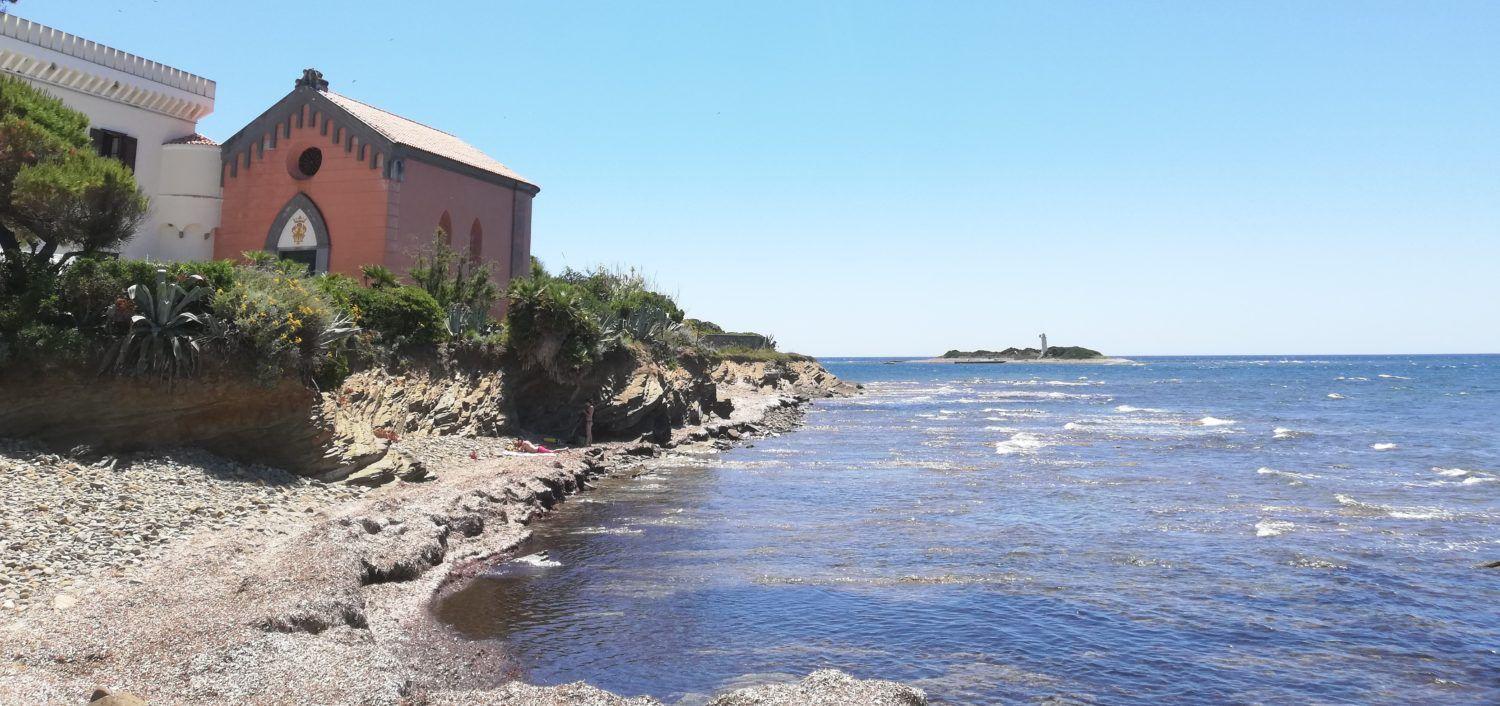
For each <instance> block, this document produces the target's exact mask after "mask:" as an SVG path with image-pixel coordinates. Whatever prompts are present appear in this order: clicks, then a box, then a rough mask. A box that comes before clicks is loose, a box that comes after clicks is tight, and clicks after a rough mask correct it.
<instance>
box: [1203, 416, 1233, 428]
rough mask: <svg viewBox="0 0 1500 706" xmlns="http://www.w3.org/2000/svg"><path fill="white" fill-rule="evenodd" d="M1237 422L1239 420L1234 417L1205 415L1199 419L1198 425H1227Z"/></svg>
mask: <svg viewBox="0 0 1500 706" xmlns="http://www.w3.org/2000/svg"><path fill="white" fill-rule="evenodd" d="M1235 423H1237V422H1235V421H1234V420H1233V419H1219V418H1218V417H1204V418H1202V419H1199V420H1198V426H1204V427H1225V426H1229V425H1230V424H1235Z"/></svg>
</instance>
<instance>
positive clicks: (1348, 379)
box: [1334, 375, 1370, 382]
mask: <svg viewBox="0 0 1500 706" xmlns="http://www.w3.org/2000/svg"><path fill="white" fill-rule="evenodd" d="M1334 380H1342V381H1344V382H1369V381H1370V378H1366V377H1344V376H1343V375H1340V376H1338V377H1336V378H1334Z"/></svg>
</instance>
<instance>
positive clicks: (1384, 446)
mask: <svg viewBox="0 0 1500 706" xmlns="http://www.w3.org/2000/svg"><path fill="white" fill-rule="evenodd" d="M1370 448H1372V449H1375V450H1376V451H1390V450H1391V449H1394V448H1397V446H1396V445H1395V444H1393V443H1391V442H1389V441H1382V442H1380V443H1378V444H1370Z"/></svg>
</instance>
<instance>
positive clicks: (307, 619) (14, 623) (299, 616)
mask: <svg viewBox="0 0 1500 706" xmlns="http://www.w3.org/2000/svg"><path fill="white" fill-rule="evenodd" d="M819 384H827V385H835V384H838V385H841V384H842V383H837V381H836V380H833V379H829V380H827V381H819ZM724 387H725V389H726V390H728V394H732V395H733V396H734V401H733V410H734V411H733V414H732V415H731V416H730V417H729V418H727V419H714V420H712V421H711V422H710V423H708V424H705V425H701V426H693V427H688V428H683V429H678V430H676V431H675V432H673V434H672V438H671V440H670V441H669V442H667V443H666V444H665V446H666V447H667V448H672V449H676V450H678V451H697V452H707V451H712V450H714V449H723V448H728V447H729V446H730V445H731V444H733V443H734V442H736V441H740V440H744V439H752V438H756V437H758V436H761V435H764V434H768V433H778V432H782V431H786V430H788V429H790V428H791V427H793V426H795V425H796V424H797V422H798V420H799V419H800V417H801V410H800V407H801V405H802V404H804V403H806V402H808V401H809V397H807V396H802V395H801V394H793V393H792V391H789V390H786V389H784V388H782V389H776V388H774V387H768V386H767V385H765V384H757V383H755V382H753V381H746V382H743V383H740V382H736V381H727V382H726V383H725V385H724ZM812 391H813V392H815V393H816V392H818V391H819V390H817V389H814V390H812ZM721 394H725V393H724V392H723V391H721ZM513 441H514V440H513V439H510V438H494V437H460V436H446V437H431V438H412V439H407V440H400V441H397V442H396V443H394V444H392V451H393V452H398V453H401V454H404V455H405V456H407V457H410V458H412V459H414V460H416V461H417V462H421V463H423V464H424V465H425V466H426V470H427V471H428V473H427V474H426V475H425V478H424V479H423V480H421V481H419V482H393V483H390V484H387V485H384V486H381V487H376V488H369V489H366V488H359V487H353V486H348V485H341V484H333V485H329V484H323V483H319V482H315V481H309V480H304V479H301V478H297V477H295V476H292V475H289V474H286V473H283V472H281V471H278V470H275V469H271V468H266V467H259V466H253V465H244V464H238V463H233V462H230V461H226V460H224V459H221V458H218V457H216V456H213V455H210V454H206V453H202V452H196V451H187V450H184V451H174V452H168V453H162V454H156V455H138V456H132V457H121V458H91V457H90V456H89V454H88V453H87V451H86V450H82V449H79V450H76V451H74V452H69V453H67V454H58V453H54V452H49V451H45V450H43V449H40V448H38V447H34V446H30V445H27V444H22V443H17V442H10V441H0V473H3V474H4V478H5V482H4V484H3V485H0V531H3V537H0V549H3V554H0V564H3V567H4V571H3V574H0V576H3V577H4V582H3V584H0V592H3V595H5V596H7V597H6V598H5V600H6V601H13V602H14V603H13V607H9V608H8V609H7V610H4V611H0V703H4V704H10V703H24V704H33V703H35V704H53V703H57V704H79V703H84V702H85V701H87V700H88V695H89V694H90V693H93V692H94V690H95V689H97V688H103V689H106V690H109V691H117V690H122V691H126V692H129V693H132V694H134V695H135V696H138V697H141V698H144V699H145V700H146V701H147V702H148V703H151V704H178V703H180V704H197V703H267V704H282V703H284V704H303V703H329V704H332V703H361V704H390V705H391V706H398V705H399V706H421V705H422V704H446V703H494V704H514V705H515V706H521V705H523V704H524V705H535V704H557V705H558V706H585V705H588V704H652V703H654V702H653V701H651V700H650V699H643V698H639V699H624V698H621V697H618V696H615V695H613V694H607V693H605V692H601V691H599V690H597V689H593V688H592V687H587V686H586V685H582V684H574V685H566V686H562V687H530V686H526V685H523V684H519V683H516V682H513V681H511V678H513V676H508V675H513V674H514V671H513V670H514V665H513V663H512V662H511V661H510V659H509V657H508V656H507V654H506V650H505V646H504V645H503V644H496V643H493V642H491V641H479V642H476V641H469V640H465V639H463V638H462V637H461V636H459V635H456V634H455V633H453V632H452V631H450V630H447V629H446V628H444V627H443V626H442V625H440V624H438V623H436V621H435V620H433V619H432V617H431V615H430V610H429V602H430V600H431V599H432V598H433V597H434V596H435V595H438V594H439V593H440V592H441V591H443V590H445V589H446V588H451V587H453V586H455V585H456V584H457V583H459V582H462V581H465V580H467V579H468V578H470V577H472V576H473V575H474V574H475V572H477V571H479V570H482V569H483V567H485V566H488V565H489V564H490V563H492V562H494V561H496V560H498V559H501V558H504V557H506V556H509V553H510V552H513V551H514V550H515V549H516V548H517V547H518V546H520V545H521V543H522V542H523V541H524V540H525V539H526V538H527V536H528V535H529V530H528V529H527V525H528V524H529V523H530V522H531V521H532V519H534V518H536V517H538V516H541V515H542V514H545V513H546V512H547V511H548V510H549V509H550V508H552V507H553V506H555V505H556V504H557V503H559V502H563V501H564V500H565V499H566V498H567V497H568V496H570V495H571V494H573V493H576V492H579V491H582V490H584V489H586V488H587V487H588V486H589V485H590V483H591V482H592V481H593V480H595V479H597V478H598V477H599V476H601V475H604V474H611V473H629V474H636V473H639V471H640V470H641V469H643V468H645V467H648V466H650V465H651V464H653V463H663V462H670V458H671V456H672V454H669V453H667V452H666V451H665V449H664V448H663V447H662V446H658V445H655V444H651V443H647V442H645V441H643V440H634V441H617V442H612V443H604V444H599V445H597V446H596V447H594V448H590V449H587V450H584V449H569V450H565V451H563V452H562V453H558V454H553V455H536V454H516V453H513V452H510V451H509V450H508V449H509V446H510V444H511V443H512V442H513ZM809 694H815V695H816V696H815V697H813V698H811V699H809V698H807V697H808V695H809ZM877 694H878V695H879V696H878V698H876V697H875V696H874V695H877ZM731 696H732V697H735V698H736V699H738V700H732V701H724V702H723V703H732V704H736V705H739V704H780V703H814V702H816V703H829V704H833V703H855V702H860V703H872V704H875V703H890V704H902V705H906V704H921V703H925V701H924V700H923V699H922V697H921V694H920V692H919V691H915V690H912V689H909V688H907V687H903V686H900V685H896V684H891V683H887V682H861V681H859V680H854V679H851V678H848V677H847V676H844V675H830V674H825V675H821V676H815V677H814V678H810V679H809V680H807V681H805V682H803V683H802V684H801V685H794V686H788V687H786V688H784V689H781V690H774V689H773V690H766V691H765V693H759V692H757V693H755V694H751V695H744V694H743V693H742V692H736V693H735V694H732V695H726V697H731ZM741 696H743V697H744V698H740V697H741ZM851 699H853V700H851Z"/></svg>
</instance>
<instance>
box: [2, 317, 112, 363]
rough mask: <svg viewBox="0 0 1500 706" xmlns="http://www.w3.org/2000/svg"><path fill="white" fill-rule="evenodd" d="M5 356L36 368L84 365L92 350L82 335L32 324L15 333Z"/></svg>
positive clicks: (76, 331)
mask: <svg viewBox="0 0 1500 706" xmlns="http://www.w3.org/2000/svg"><path fill="white" fill-rule="evenodd" d="M5 347H6V348H8V350H7V351H6V354H7V355H6V356H0V362H4V357H9V358H11V359H13V360H15V361H17V362H24V363H27V364H29V365H34V366H50V365H65V366H74V365H82V364H83V363H85V362H86V361H87V360H88V357H89V353H90V351H91V350H92V347H91V346H90V345H89V341H88V340H87V339H85V338H84V335H83V333H82V332H80V331H79V330H78V329H76V328H73V327H70V326H52V325H49V324H31V325H29V326H27V327H26V328H23V329H21V330H20V331H18V332H16V336H15V339H14V342H13V343H11V344H9V345H7V346H5Z"/></svg>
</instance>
